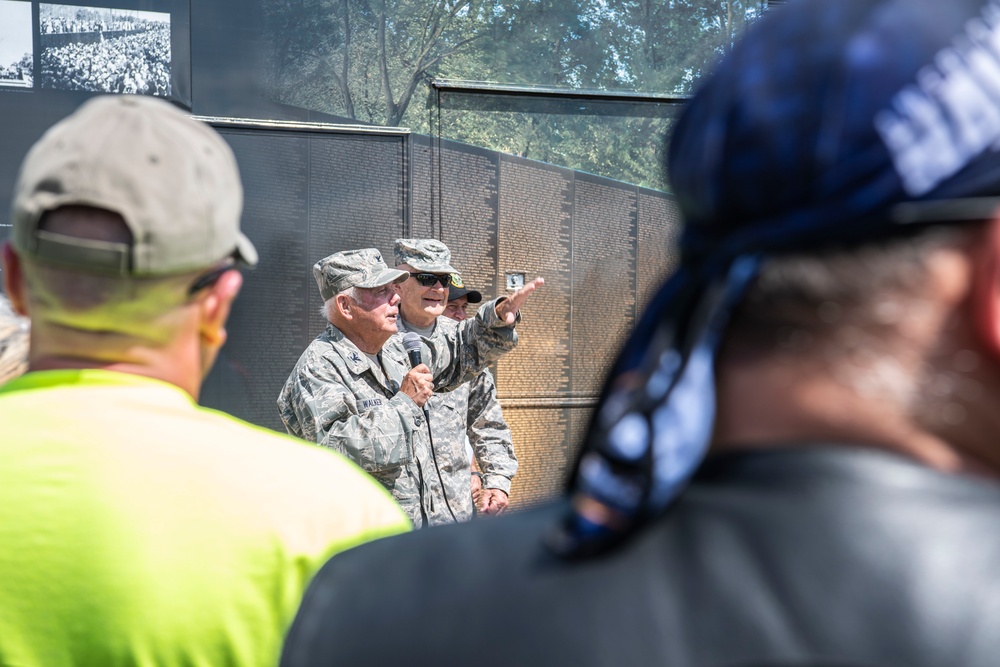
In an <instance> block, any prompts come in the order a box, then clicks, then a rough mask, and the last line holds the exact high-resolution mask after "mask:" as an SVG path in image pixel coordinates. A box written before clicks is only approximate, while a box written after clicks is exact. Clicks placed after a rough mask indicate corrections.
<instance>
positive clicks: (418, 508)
mask: <svg viewBox="0 0 1000 667" xmlns="http://www.w3.org/2000/svg"><path fill="white" fill-rule="evenodd" d="M357 252H363V253H368V254H369V255H370V256H371V257H368V258H367V259H366V261H368V260H371V261H374V260H375V259H377V262H378V264H379V266H378V267H375V268H374V269H373V268H365V269H358V270H357V271H356V274H355V275H354V277H352V280H351V283H352V284H355V285H357V286H362V287H364V286H366V285H368V284H370V282H371V281H375V282H377V281H378V280H377V277H378V275H379V274H380V273H381V275H382V276H385V275H387V274H388V273H393V272H394V270H392V269H386V268H385V265H384V264H382V258H381V256H378V255H377V251H376V250H374V249H368V250H365V251H357ZM343 254H344V253H337V254H336V255H332V256H331V257H329V258H326V259H325V260H321V261H320V262H319V263H317V265H316V267H314V268H313V273H314V275H315V276H316V279H317V282H318V283H319V284H320V291H321V293H322V295H323V297H324V299H329V298H330V296H331V295H332V294H336V293H338V292H339V291H341V290H342V289H343V288H345V287H347V286H350V284H348V283H345V282H343V280H344V279H343V272H344V271H346V269H344V266H339V267H338V266H335V267H334V272H335V273H337V272H339V273H337V275H336V276H335V277H334V278H330V277H329V276H326V277H324V276H322V275H321V272H322V271H323V270H325V269H327V268H329V267H330V266H331V265H336V264H337V262H338V261H340V260H343V258H336V256H337V255H343ZM372 258H374V259H372ZM354 261H355V260H354V259H350V258H349V259H348V260H344V261H342V262H341V264H344V265H350V264H351V263H352V262H354ZM396 273H400V272H396ZM401 274H402V275H403V276H406V275H407V274H406V273H405V272H401ZM362 280H369V282H361V281H362ZM382 280H385V278H384V277H383V278H382ZM495 304H496V301H491V302H490V303H488V304H485V305H484V306H483V307H482V308H481V309H480V311H479V314H478V315H477V316H476V317H475V318H474V319H469V320H466V321H465V322H462V324H461V326H458V325H456V326H455V327H454V328H450V329H449V332H448V333H447V334H446V335H443V336H441V337H439V338H435V340H434V341H432V342H431V344H425V345H423V346H422V348H423V349H422V359H423V362H424V363H425V364H427V366H428V367H429V368H430V369H431V372H432V374H433V375H434V383H435V389H436V390H441V389H451V388H454V387H457V386H458V385H460V384H461V383H462V382H465V381H468V380H470V379H472V378H474V377H475V375H476V374H477V373H478V372H479V371H480V370H482V369H483V368H485V367H486V366H488V365H489V364H491V363H493V362H494V361H496V359H497V358H499V356H500V355H501V354H502V353H503V352H506V351H507V350H510V349H512V348H513V347H514V346H515V345H516V344H517V333H516V332H515V331H514V329H513V328H512V327H508V326H506V325H505V324H504V323H503V322H502V321H501V320H500V319H499V318H498V317H497V315H496V311H495V309H494V306H495ZM379 354H380V357H381V360H382V366H383V367H384V369H385V375H383V373H382V370H381V369H379V368H378V367H377V366H376V365H375V364H373V363H372V361H371V360H370V359H369V358H368V357H367V356H366V355H365V354H364V353H362V352H361V351H360V350H359V349H358V348H357V346H355V345H354V344H353V343H352V342H351V341H350V340H348V339H347V338H346V337H345V336H344V334H343V333H342V332H341V331H340V330H339V329H337V327H335V326H333V325H332V324H328V325H327V327H326V330H325V331H323V333H321V334H320V335H319V336H317V337H316V339H315V340H314V341H313V342H312V343H310V344H309V347H308V348H306V350H305V352H303V353H302V356H301V357H300V358H299V360H298V362H297V363H296V364H295V368H294V369H293V370H292V373H291V375H289V377H288V380H287V381H286V382H285V386H284V387H283V388H282V390H281V394H280V395H279V396H278V411H279V414H280V415H281V420H282V421H283V422H284V424H285V428H286V429H287V430H288V432H289V433H291V434H292V435H296V436H298V437H300V438H304V439H306V440H310V441H312V442H317V443H319V444H321V445H323V446H326V447H330V448H332V449H334V450H336V451H339V452H341V453H343V454H345V455H346V456H348V457H349V458H351V459H352V460H353V461H354V462H356V463H357V464H358V465H360V466H361V467H362V468H364V469H365V470H366V471H368V472H369V473H370V474H371V475H372V476H373V477H375V478H376V479H377V480H379V482H381V483H382V484H383V485H384V486H385V487H386V488H387V489H389V491H391V492H392V495H393V497H394V498H395V499H396V501H397V502H398V503H399V504H400V506H402V508H403V510H404V511H406V513H407V514H409V516H410V518H411V519H412V520H413V524H414V525H415V526H417V527H420V526H424V525H433V524H439V523H451V522H452V521H454V520H455V519H454V518H452V516H451V512H450V511H449V508H448V506H447V504H445V503H443V502H441V500H442V499H443V498H444V495H443V491H442V489H441V482H440V479H439V477H438V475H437V473H436V470H435V467H434V460H433V458H432V455H431V449H430V438H429V436H428V432H427V424H426V422H425V420H424V415H423V411H422V410H421V408H419V407H418V406H417V405H416V403H414V402H413V401H412V400H411V399H410V397H409V396H407V395H405V394H403V393H401V392H400V391H399V387H400V383H401V382H402V380H403V377H404V376H405V375H406V373H407V371H409V369H410V364H409V361H408V359H407V356H406V352H405V351H404V349H403V344H402V335H401V334H398V333H397V334H393V336H392V337H391V338H389V340H388V341H387V342H386V343H385V345H384V346H383V347H382V351H381V352H380V353H379Z"/></svg>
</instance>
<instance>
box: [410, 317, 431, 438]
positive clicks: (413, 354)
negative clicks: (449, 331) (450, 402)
mask: <svg viewBox="0 0 1000 667" xmlns="http://www.w3.org/2000/svg"><path fill="white" fill-rule="evenodd" d="M403 349H404V350H406V356H408V357H409V358H410V368H414V367H415V366H419V365H420V363H421V362H420V335H419V334H417V333H415V332H413V331H407V332H406V333H405V334H403ZM424 419H425V420H426V421H427V432H428V433H430V430H431V414H430V412H429V411H428V410H427V404H426V403H424ZM431 437H432V442H433V436H431Z"/></svg>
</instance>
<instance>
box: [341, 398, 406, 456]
mask: <svg viewBox="0 0 1000 667" xmlns="http://www.w3.org/2000/svg"><path fill="white" fill-rule="evenodd" d="M363 417H364V419H363V420H362V422H363V424H364V427H363V428H358V429H355V430H353V431H352V432H351V433H348V434H346V438H345V439H346V441H347V447H348V449H350V450H352V451H353V452H355V453H356V457H355V458H354V460H355V461H357V462H358V463H359V465H360V466H361V467H362V468H364V469H365V470H368V471H371V472H376V471H381V470H390V469H392V468H398V467H400V466H403V465H406V464H408V463H410V461H412V460H413V433H412V432H411V431H409V430H408V429H406V428H404V427H403V425H402V424H401V423H400V420H399V416H398V415H397V414H396V411H395V410H392V409H391V408H389V407H387V406H384V405H372V406H370V407H369V409H368V410H367V411H366V412H365V413H364V414H363Z"/></svg>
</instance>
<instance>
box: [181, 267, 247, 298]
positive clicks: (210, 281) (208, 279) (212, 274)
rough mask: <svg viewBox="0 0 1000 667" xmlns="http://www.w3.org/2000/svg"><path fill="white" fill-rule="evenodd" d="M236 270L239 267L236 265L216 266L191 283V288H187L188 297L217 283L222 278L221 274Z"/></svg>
mask: <svg viewBox="0 0 1000 667" xmlns="http://www.w3.org/2000/svg"><path fill="white" fill-rule="evenodd" d="M238 268H239V267H238V266H237V265H236V264H223V265H222V266H217V267H215V268H214V269H212V270H211V271H208V272H207V273H204V274H202V275H201V276H199V277H198V279H197V280H195V281H194V282H193V283H191V287H188V296H194V295H195V294H197V293H198V292H200V291H201V290H203V289H205V288H207V287H211V286H212V285H214V284H215V283H217V282H219V278H221V277H222V274H223V273H225V272H226V271H235V270H237V269H238Z"/></svg>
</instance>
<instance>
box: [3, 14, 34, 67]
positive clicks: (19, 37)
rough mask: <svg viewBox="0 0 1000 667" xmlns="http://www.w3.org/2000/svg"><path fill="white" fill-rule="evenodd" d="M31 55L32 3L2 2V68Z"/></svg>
mask: <svg viewBox="0 0 1000 667" xmlns="http://www.w3.org/2000/svg"><path fill="white" fill-rule="evenodd" d="M25 53H31V3H30V2H22V0H0V66H2V67H6V66H8V65H10V64H12V63H15V62H17V61H19V60H21V58H22V57H23V56H24V54H25Z"/></svg>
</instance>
